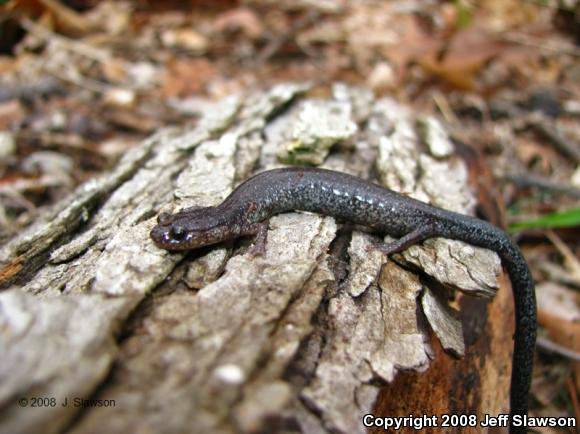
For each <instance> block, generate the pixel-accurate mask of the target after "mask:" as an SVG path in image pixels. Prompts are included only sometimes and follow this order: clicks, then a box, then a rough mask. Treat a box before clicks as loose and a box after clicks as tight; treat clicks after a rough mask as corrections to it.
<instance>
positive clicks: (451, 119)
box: [432, 92, 458, 124]
mask: <svg viewBox="0 0 580 434" xmlns="http://www.w3.org/2000/svg"><path fill="white" fill-rule="evenodd" d="M432 98H433V101H434V102H435V105H436V106H437V108H438V109H439V111H440V112H441V114H442V115H443V117H444V118H445V120H446V121H447V122H448V123H450V124H457V123H458V119H457V116H456V115H455V112H454V111H453V109H452V108H451V106H450V105H449V101H448V100H447V98H445V95H443V94H442V93H441V92H435V93H434V94H433V97H432Z"/></svg>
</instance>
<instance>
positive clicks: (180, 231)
mask: <svg viewBox="0 0 580 434" xmlns="http://www.w3.org/2000/svg"><path fill="white" fill-rule="evenodd" d="M170 233H171V237H172V238H173V239H174V240H181V239H183V237H184V236H185V228H184V227H183V226H179V225H175V226H171V231H170Z"/></svg>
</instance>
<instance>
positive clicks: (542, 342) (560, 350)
mask: <svg viewBox="0 0 580 434" xmlns="http://www.w3.org/2000/svg"><path fill="white" fill-rule="evenodd" d="M536 345H537V346H538V348H539V349H542V350H545V351H547V352H550V353H556V354H558V355H560V356H562V357H566V358H567V359H570V360H573V361H575V362H580V353H578V352H576V351H574V350H571V349H570V348H566V347H564V346H562V345H559V344H557V343H555V342H553V341H551V340H550V339H547V338H544V337H542V336H539V337H538V339H537V340H536Z"/></svg>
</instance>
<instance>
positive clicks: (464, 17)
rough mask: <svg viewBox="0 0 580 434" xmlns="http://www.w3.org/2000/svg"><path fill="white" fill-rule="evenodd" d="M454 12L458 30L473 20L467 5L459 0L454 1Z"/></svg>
mask: <svg viewBox="0 0 580 434" xmlns="http://www.w3.org/2000/svg"><path fill="white" fill-rule="evenodd" d="M455 10H456V11H457V25H458V26H459V28H462V29H464V28H466V27H468V26H469V25H470V24H471V21H472V19H473V10H472V8H471V6H470V5H469V4H467V3H466V2H464V1H461V0H455Z"/></svg>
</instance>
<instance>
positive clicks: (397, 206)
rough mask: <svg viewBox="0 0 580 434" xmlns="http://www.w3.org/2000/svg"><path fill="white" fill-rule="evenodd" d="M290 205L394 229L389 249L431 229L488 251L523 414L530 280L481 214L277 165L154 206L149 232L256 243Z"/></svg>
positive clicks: (510, 246) (160, 241)
mask: <svg viewBox="0 0 580 434" xmlns="http://www.w3.org/2000/svg"><path fill="white" fill-rule="evenodd" d="M293 210H301V211H310V212H315V213H320V214H324V215H330V216H333V217H336V218H338V219H342V220H345V221H348V222H351V223H354V224H357V225H362V226H366V227H368V228H370V229H371V230H373V231H376V232H379V233H382V234H389V235H391V236H394V237H399V239H398V240H396V241H394V242H392V243H391V244H388V245H384V246H382V250H384V251H385V252H386V253H388V254H393V253H397V252H400V251H402V250H405V249H406V248H407V247H409V246H411V245H413V244H416V243H419V242H421V241H423V240H425V239H427V238H432V237H443V238H450V239H455V240H460V241H464V242H466V243H469V244H472V245H475V246H479V247H483V248H486V249H490V250H493V251H495V252H496V253H497V254H498V255H499V256H500V258H501V260H502V263H503V265H504V267H505V268H506V270H507V272H508V275H509V277H510V280H511V283H512V289H513V296H514V302H515V335H514V352H513V359H512V377H511V391H510V408H511V409H510V411H511V415H516V414H517V415H526V414H527V411H528V394H529V390H530V383H531V377H532V368H533V359H534V348H535V341H536V329H537V318H536V315H537V314H536V298H535V291H534V282H533V279H532V276H531V273H530V270H529V268H528V265H527V263H526V261H525V259H524V257H523V256H522V253H521V252H520V250H519V249H518V247H517V246H516V245H515V244H514V243H513V242H512V241H511V240H510V238H509V237H508V235H507V234H506V233H505V232H504V231H502V230H501V229H499V228H497V227H496V226H494V225H492V224H490V223H488V222H486V221H483V220H480V219H478V218H475V217H470V216H467V215H463V214H458V213H455V212H452V211H447V210H444V209H441V208H437V207H434V206H430V205H428V204H426V203H423V202H420V201H418V200H415V199H413V198H410V197H407V196H402V195H400V194H398V193H396V192H394V191H391V190H388V189H385V188H383V187H381V186H379V185H377V184H374V183H371V182H368V181H365V180H363V179H360V178H357V177H355V176H351V175H348V174H345V173H340V172H335V171H331V170H325V169H318V168H283V169H274V170H269V171H265V172H262V173H259V174H257V175H255V176H253V177H252V178H250V179H248V180H247V181H245V182H243V183H242V184H240V185H239V186H238V187H237V188H236V189H235V190H234V191H233V192H232V193H231V194H230V195H229V196H228V197H227V198H226V199H225V200H224V201H223V202H222V203H221V204H220V205H218V206H215V207H201V208H200V207H193V208H187V209H184V210H182V211H179V212H177V213H175V214H172V215H170V214H167V213H161V214H160V215H159V216H158V224H157V225H156V226H155V227H154V228H153V229H152V231H151V237H152V239H153V241H154V242H155V243H156V244H157V245H158V246H159V247H161V248H163V249H167V250H170V251H180V250H190V249H196V248H198V247H202V246H206V245H210V244H215V243H219V242H222V241H225V240H230V239H234V238H237V237H240V236H248V235H255V236H256V238H257V244H258V245H259V244H262V245H263V244H264V243H265V241H266V231H267V224H268V223H267V222H268V219H269V218H270V217H271V216H273V215H275V214H279V213H283V212H288V211H293ZM510 420H511V418H510ZM510 432H512V433H516V432H525V427H516V426H513V424H512V425H510Z"/></svg>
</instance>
